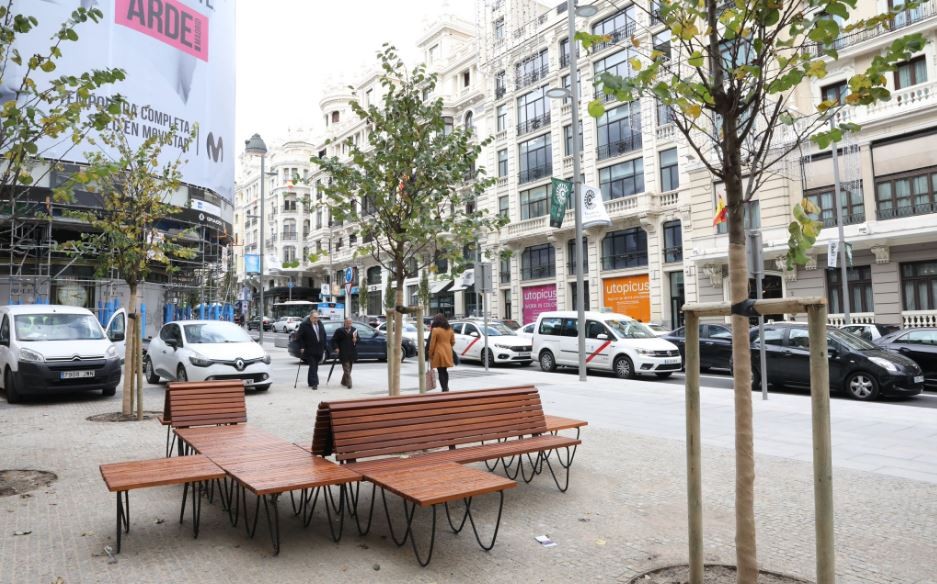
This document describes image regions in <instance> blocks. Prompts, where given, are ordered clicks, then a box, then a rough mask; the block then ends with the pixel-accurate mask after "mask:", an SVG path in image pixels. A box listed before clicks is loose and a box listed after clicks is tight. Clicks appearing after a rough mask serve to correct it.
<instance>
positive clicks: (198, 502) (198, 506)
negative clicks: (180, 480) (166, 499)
mask: <svg viewBox="0 0 937 584" xmlns="http://www.w3.org/2000/svg"><path fill="white" fill-rule="evenodd" d="M204 487H205V483H204V482H193V483H186V484H185V486H184V487H183V489H182V509H181V510H180V511H179V523H182V521H183V519H184V518H185V499H186V495H187V494H188V492H189V489H192V533H193V536H194V537H195V538H198V526H199V522H200V521H201V517H202V496H201V491H202V490H203V489H204Z"/></svg>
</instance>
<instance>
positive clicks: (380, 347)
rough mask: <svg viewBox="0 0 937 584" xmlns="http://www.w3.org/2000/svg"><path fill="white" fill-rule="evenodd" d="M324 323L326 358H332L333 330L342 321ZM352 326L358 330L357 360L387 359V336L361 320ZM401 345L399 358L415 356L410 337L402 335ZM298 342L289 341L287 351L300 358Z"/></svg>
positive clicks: (414, 347)
mask: <svg viewBox="0 0 937 584" xmlns="http://www.w3.org/2000/svg"><path fill="white" fill-rule="evenodd" d="M323 324H324V325H325V334H326V336H327V338H328V344H327V348H328V355H327V357H326V358H327V359H332V358H334V357H335V348H334V347H333V346H332V336H333V335H334V334H335V331H336V330H338V329H339V327H341V326H344V325H343V323H342V322H339V321H334V320H333V321H324V322H323ZM352 326H353V327H355V330H356V331H358V360H364V359H377V360H378V361H386V360H387V337H386V336H384V335H383V334H381V333H379V332H377V331H376V330H375V329H374V328H373V327H371V326H368V325H366V324H364V323H361V322H355V323H352ZM400 345H401V352H402V355H401V358H400V360H401V361H402V360H404V359H406V358H407V357H415V356H416V343H414V342H413V341H411V340H410V339H408V338H406V337H404V338H403V339H401V341H400ZM298 347H299V345H298V344H296V345H294V344H293V343H290V348H289V352H290V355H292V356H293V357H296V358H297V359H299V358H300V355H299V353H298V352H297V348H298Z"/></svg>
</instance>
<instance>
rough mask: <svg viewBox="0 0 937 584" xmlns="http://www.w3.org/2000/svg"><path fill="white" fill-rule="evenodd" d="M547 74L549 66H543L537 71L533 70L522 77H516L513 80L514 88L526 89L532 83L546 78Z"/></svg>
mask: <svg viewBox="0 0 937 584" xmlns="http://www.w3.org/2000/svg"><path fill="white" fill-rule="evenodd" d="M549 72H550V65H544V66H542V67H540V68H539V69H534V70H533V71H531V72H529V73H525V74H524V75H518V76H517V77H516V78H515V79H514V85H515V88H516V89H521V88H523V87H527V86H528V85H532V84H533V83H536V82H537V81H539V80H541V79H543V78H544V77H546V76H547V74H548V73H549Z"/></svg>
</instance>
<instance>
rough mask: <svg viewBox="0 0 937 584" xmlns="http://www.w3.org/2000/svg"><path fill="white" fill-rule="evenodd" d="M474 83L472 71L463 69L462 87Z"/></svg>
mask: <svg viewBox="0 0 937 584" xmlns="http://www.w3.org/2000/svg"><path fill="white" fill-rule="evenodd" d="M471 84H472V72H471V71H463V72H462V87H468V86H469V85H471Z"/></svg>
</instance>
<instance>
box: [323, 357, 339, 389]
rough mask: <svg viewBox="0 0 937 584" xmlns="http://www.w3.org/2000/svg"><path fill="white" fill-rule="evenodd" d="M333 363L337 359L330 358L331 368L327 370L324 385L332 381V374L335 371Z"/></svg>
mask: <svg viewBox="0 0 937 584" xmlns="http://www.w3.org/2000/svg"><path fill="white" fill-rule="evenodd" d="M335 361H337V359H336V358H335V357H332V366H331V367H330V368H329V377H328V379H326V380H325V382H326V383H328V382H330V381H332V372H333V371H335Z"/></svg>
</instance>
